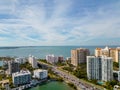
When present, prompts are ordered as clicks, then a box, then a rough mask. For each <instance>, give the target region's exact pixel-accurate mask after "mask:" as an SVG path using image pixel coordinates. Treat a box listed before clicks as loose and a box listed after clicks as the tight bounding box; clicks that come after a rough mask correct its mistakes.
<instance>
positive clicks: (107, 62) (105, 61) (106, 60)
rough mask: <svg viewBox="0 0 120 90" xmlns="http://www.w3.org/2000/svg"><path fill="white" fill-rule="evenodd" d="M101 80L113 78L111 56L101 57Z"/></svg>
mask: <svg viewBox="0 0 120 90" xmlns="http://www.w3.org/2000/svg"><path fill="white" fill-rule="evenodd" d="M102 80H103V81H111V80H113V61H112V57H106V56H103V57H102Z"/></svg>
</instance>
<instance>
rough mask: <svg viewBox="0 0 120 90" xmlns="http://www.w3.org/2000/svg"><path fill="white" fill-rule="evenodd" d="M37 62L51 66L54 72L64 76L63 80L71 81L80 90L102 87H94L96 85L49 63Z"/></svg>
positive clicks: (93, 89) (97, 89)
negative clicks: (87, 82)
mask: <svg viewBox="0 0 120 90" xmlns="http://www.w3.org/2000/svg"><path fill="white" fill-rule="evenodd" d="M39 63H40V64H44V65H47V66H48V67H51V68H52V71H53V72H54V73H56V74H57V75H59V76H60V77H62V78H64V79H65V80H67V81H69V82H71V83H73V84H74V85H75V86H77V88H78V89H80V90H102V89H99V88H96V87H94V86H92V85H89V84H86V83H84V82H83V81H81V80H80V79H79V78H77V77H75V76H74V75H72V74H70V73H67V72H64V71H62V70H59V69H58V68H57V67H56V66H52V65H49V64H46V63H43V62H39Z"/></svg>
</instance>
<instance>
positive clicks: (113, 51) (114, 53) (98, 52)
mask: <svg viewBox="0 0 120 90" xmlns="http://www.w3.org/2000/svg"><path fill="white" fill-rule="evenodd" d="M119 52H120V48H109V47H107V46H106V47H105V48H104V49H102V48H96V49H95V56H107V57H112V58H113V62H118V61H119Z"/></svg>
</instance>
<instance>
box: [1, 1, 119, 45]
mask: <svg viewBox="0 0 120 90" xmlns="http://www.w3.org/2000/svg"><path fill="white" fill-rule="evenodd" d="M44 45H45V46H49V45H120V0H0V46H44Z"/></svg>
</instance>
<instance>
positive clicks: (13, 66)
mask: <svg viewBox="0 0 120 90" xmlns="http://www.w3.org/2000/svg"><path fill="white" fill-rule="evenodd" d="M19 65H20V64H19V63H18V62H15V61H14V60H12V61H8V69H7V74H8V75H12V73H15V72H19V70H20V68H19Z"/></svg>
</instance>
